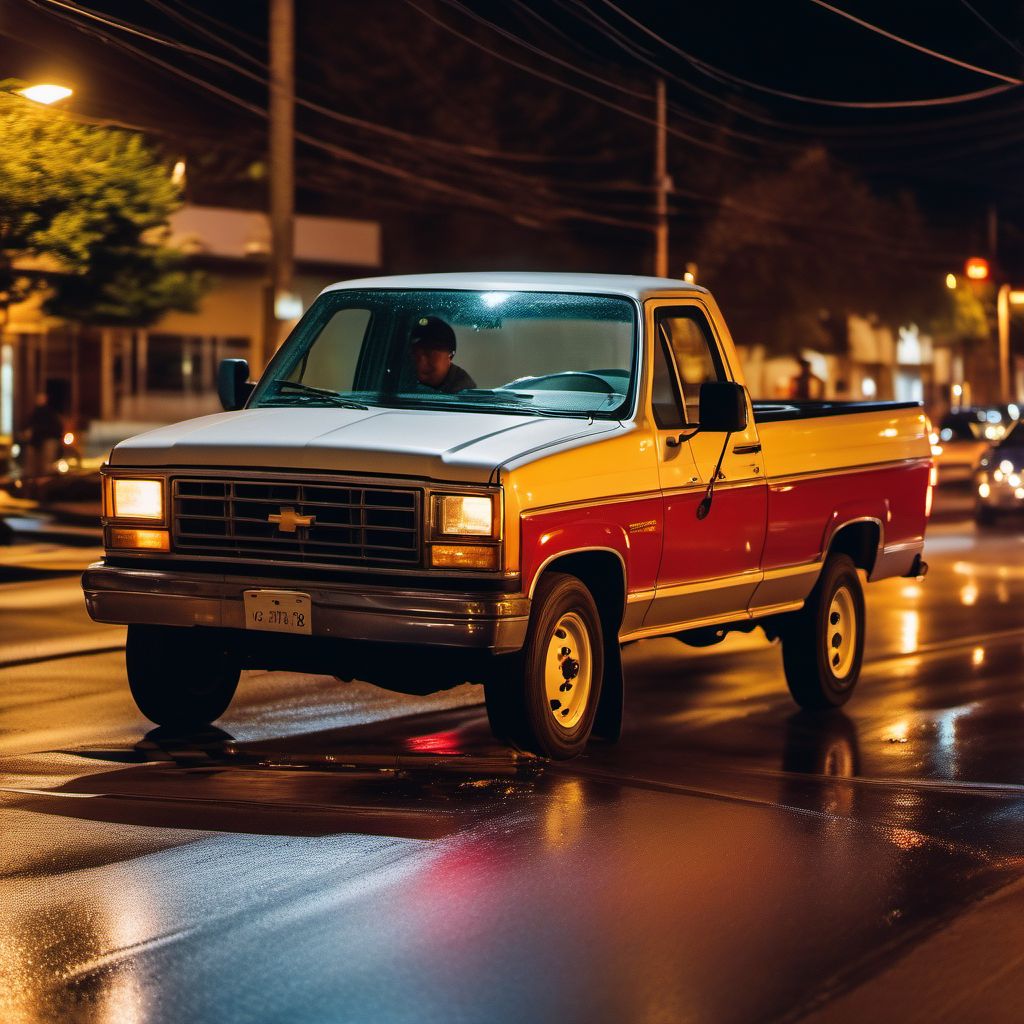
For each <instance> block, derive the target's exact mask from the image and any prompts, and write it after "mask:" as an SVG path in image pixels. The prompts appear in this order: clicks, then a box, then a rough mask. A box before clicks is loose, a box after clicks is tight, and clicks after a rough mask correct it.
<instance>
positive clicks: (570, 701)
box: [484, 572, 604, 760]
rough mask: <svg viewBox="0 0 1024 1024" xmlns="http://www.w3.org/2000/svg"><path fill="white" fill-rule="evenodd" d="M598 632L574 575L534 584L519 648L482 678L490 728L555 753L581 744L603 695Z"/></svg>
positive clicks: (531, 748)
mask: <svg viewBox="0 0 1024 1024" xmlns="http://www.w3.org/2000/svg"><path fill="white" fill-rule="evenodd" d="M603 677H604V638H603V635H602V630H601V617H600V615H599V614H598V610H597V605H596V604H595V603H594V598H593V596H592V595H591V593H590V591H589V590H588V589H587V588H586V587H585V586H584V585H583V583H582V582H580V580H578V579H577V578H576V577H575V576H570V575H567V574H566V573H558V572H552V573H547V574H545V576H544V577H543V578H542V579H541V581H540V583H539V584H538V585H537V590H536V593H535V594H534V598H533V610H532V612H531V615H530V627H529V630H528V632H527V636H526V643H525V645H524V646H523V649H522V651H521V652H519V653H518V654H516V655H511V656H509V657H507V658H505V659H502V665H501V669H500V670H499V671H496V672H495V673H494V676H493V678H492V679H490V680H489V681H488V682H487V683H485V685H484V693H485V698H486V702H487V717H488V719H489V720H490V724H491V730H492V731H493V732H494V734H495V735H496V736H497V737H498V738H499V739H503V740H506V741H508V742H510V743H511V744H513V745H514V746H516V747H519V748H520V749H521V750H525V751H528V752H530V753H535V754H540V755H542V756H544V757H550V758H554V759H556V760H565V759H567V758H570V757H575V756H576V755H577V754H579V753H580V752H581V751H582V750H583V748H584V747H585V746H586V744H587V740H588V739H589V738H590V733H591V731H592V730H593V728H594V717H595V715H596V713H597V706H598V702H599V700H600V697H601V681H602V679H603Z"/></svg>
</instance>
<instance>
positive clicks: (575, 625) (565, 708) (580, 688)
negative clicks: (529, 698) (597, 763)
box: [544, 612, 593, 729]
mask: <svg viewBox="0 0 1024 1024" xmlns="http://www.w3.org/2000/svg"><path fill="white" fill-rule="evenodd" d="M592 673H593V651H592V649H591V645H590V633H589V631H588V630H587V627H586V624H585V623H584V621H583V619H582V618H581V617H580V616H579V615H578V614H577V613H576V612H566V613H565V614H564V615H563V616H562V617H561V618H560V619H559V620H558V622H557V623H556V624H555V628H554V630H553V631H552V634H551V638H550V640H549V642H548V649H547V654H546V657H545V661H544V686H545V692H546V695H547V698H548V706H549V707H550V709H551V715H552V717H553V718H554V720H555V722H557V723H558V726H559V727H560V728H562V729H571V728H573V727H574V726H575V725H576V724H577V723H578V722H579V720H580V719H581V718H582V717H583V713H584V712H585V711H586V709H587V703H588V701H589V700H590V689H591V681H592V680H591V676H592Z"/></svg>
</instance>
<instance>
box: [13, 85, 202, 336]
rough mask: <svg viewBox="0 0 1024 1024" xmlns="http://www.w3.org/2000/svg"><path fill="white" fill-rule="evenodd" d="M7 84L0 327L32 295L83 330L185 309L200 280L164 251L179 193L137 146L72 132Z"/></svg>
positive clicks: (135, 139)
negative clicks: (42, 295) (44, 297)
mask: <svg viewBox="0 0 1024 1024" xmlns="http://www.w3.org/2000/svg"><path fill="white" fill-rule="evenodd" d="M12 84H13V83H2V84H0V138H2V139H3V142H4V144H3V146H2V147H0V329H2V325H3V323H5V322H6V312H7V310H8V308H9V307H10V306H11V305H12V304H13V303H16V302H21V301H23V300H24V299H26V298H27V297H28V296H29V295H30V294H31V293H32V292H34V291H41V290H49V291H50V292H51V293H52V294H51V298H50V300H49V301H48V303H47V309H48V311H49V312H52V313H54V314H56V315H60V316H66V317H69V318H74V319H78V320H81V321H83V322H109V323H121V324H133V325H142V324H144V323H149V322H151V321H152V320H153V319H155V318H156V317H157V316H159V314H160V313H161V312H163V311H165V310H167V309H189V308H192V307H193V306H194V303H195V301H196V299H197V297H198V294H199V287H200V282H199V279H198V278H197V277H196V276H195V275H194V274H191V273H190V272H187V271H185V270H183V269H182V267H181V265H180V257H179V256H178V254H177V253H175V252H174V251H173V250H171V249H170V248H168V247H167V245H166V224H167V219H168V217H169V216H170V214H171V213H172V212H173V211H174V210H175V209H176V208H177V206H178V205H179V203H180V197H179V193H178V189H177V186H176V185H175V184H174V183H173V182H172V181H171V179H170V175H169V174H168V173H167V170H166V168H165V167H163V166H162V165H161V164H160V162H159V161H158V160H157V158H156V157H155V155H154V154H153V153H152V152H151V151H150V149H149V148H148V147H147V145H146V143H145V142H144V140H143V139H142V137H141V136H139V135H135V134H131V133H128V132H123V131H117V130H112V129H108V128H101V127H96V126H92V125H86V124H80V123H77V122H75V121H74V120H72V119H71V118H70V117H68V116H67V115H66V114H64V113H63V112H61V111H59V110H54V109H51V108H49V107H45V108H44V107H39V106H37V105H36V104H33V103H31V102H30V101H28V100H24V99H22V98H20V97H17V96H12V95H10V93H9V92H7V91H4V90H6V89H9V88H10V87H11V85H12ZM26 267H28V268H29V269H26ZM104 317H109V320H105V319H104Z"/></svg>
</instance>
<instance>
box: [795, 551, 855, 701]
mask: <svg viewBox="0 0 1024 1024" xmlns="http://www.w3.org/2000/svg"><path fill="white" fill-rule="evenodd" d="M781 634H782V664H783V666H784V668H785V671H786V682H787V684H788V685H789V692H790V693H791V694H792V695H793V699H794V700H795V701H796V702H797V704H799V705H800V707H802V708H807V709H808V710H812V711H820V710H824V709H827V708H837V707H839V706H840V705H842V704H845V703H846V702H847V701H848V700H849V699H850V696H851V694H852V693H853V688H854V687H855V686H856V685H857V680H858V678H859V677H860V668H861V662H862V661H863V658H864V591H863V588H862V587H861V584H860V577H859V576H858V575H857V569H856V566H854V564H853V561H852V559H850V558H849V557H848V556H847V555H831V556H829V558H828V559H827V560H826V562H825V567H824V568H823V569H822V571H821V576H820V577H819V578H818V582H817V583H816V584H815V587H814V589H813V590H812V591H811V594H810V596H809V597H808V598H807V602H806V604H805V605H804V607H803V608H802V609H801V610H800V611H799V612H796V613H795V614H794V615H793V616H792V617H791V618H790V619H789V621H788V622H787V623H786V625H785V626H784V627H783V629H782V630H781Z"/></svg>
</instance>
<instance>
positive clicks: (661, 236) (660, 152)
mask: <svg viewBox="0 0 1024 1024" xmlns="http://www.w3.org/2000/svg"><path fill="white" fill-rule="evenodd" d="M655 95H656V98H657V108H658V113H657V120H658V125H657V129H656V132H657V134H656V135H655V138H654V195H655V211H656V215H657V222H656V223H655V227H654V274H655V276H656V277H668V190H669V187H670V185H671V182H670V181H669V176H668V167H667V153H666V144H665V79H664V78H659V79H658V83H657V90H656V93H655Z"/></svg>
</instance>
